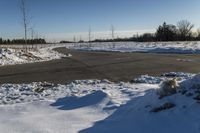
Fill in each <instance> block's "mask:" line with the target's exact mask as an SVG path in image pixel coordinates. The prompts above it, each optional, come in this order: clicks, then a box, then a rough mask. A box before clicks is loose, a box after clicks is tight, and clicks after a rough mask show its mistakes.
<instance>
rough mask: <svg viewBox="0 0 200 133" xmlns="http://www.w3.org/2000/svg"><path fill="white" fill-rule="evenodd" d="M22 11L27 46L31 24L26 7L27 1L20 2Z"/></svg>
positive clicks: (21, 0)
mask: <svg viewBox="0 0 200 133" xmlns="http://www.w3.org/2000/svg"><path fill="white" fill-rule="evenodd" d="M20 10H21V13H22V23H23V27H24V40H25V44H26V45H27V32H28V26H29V24H30V19H29V17H28V13H27V12H28V11H27V6H26V0H20Z"/></svg>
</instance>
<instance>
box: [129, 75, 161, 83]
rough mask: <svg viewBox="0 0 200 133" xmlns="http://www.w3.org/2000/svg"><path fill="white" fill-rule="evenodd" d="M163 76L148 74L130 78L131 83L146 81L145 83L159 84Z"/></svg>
mask: <svg viewBox="0 0 200 133" xmlns="http://www.w3.org/2000/svg"><path fill="white" fill-rule="evenodd" d="M164 79H165V78H163V77H153V76H149V75H142V76H140V77H138V78H135V79H134V80H132V81H131V82H132V83H147V84H159V83H161V82H162V81H163V80H164Z"/></svg>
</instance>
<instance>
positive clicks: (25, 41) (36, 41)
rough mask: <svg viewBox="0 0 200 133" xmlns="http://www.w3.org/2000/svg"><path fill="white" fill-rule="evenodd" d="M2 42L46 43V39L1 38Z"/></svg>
mask: <svg viewBox="0 0 200 133" xmlns="http://www.w3.org/2000/svg"><path fill="white" fill-rule="evenodd" d="M0 44H46V41H45V39H42V38H38V39H28V40H25V39H12V40H10V39H2V38H0Z"/></svg>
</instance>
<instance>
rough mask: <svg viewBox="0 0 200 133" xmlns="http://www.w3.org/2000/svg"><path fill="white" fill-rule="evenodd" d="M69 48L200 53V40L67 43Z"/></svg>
mask: <svg viewBox="0 0 200 133" xmlns="http://www.w3.org/2000/svg"><path fill="white" fill-rule="evenodd" d="M66 47H67V48H70V49H78V50H88V51H118V52H150V53H179V54H200V42H110V43H108V42H107V43H91V44H88V43H75V44H66Z"/></svg>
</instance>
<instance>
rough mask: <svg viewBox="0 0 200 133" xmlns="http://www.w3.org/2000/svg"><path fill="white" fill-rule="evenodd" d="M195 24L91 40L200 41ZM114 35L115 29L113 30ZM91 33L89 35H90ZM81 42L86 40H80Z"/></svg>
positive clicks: (5, 41) (20, 41)
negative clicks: (129, 35) (130, 35)
mask: <svg viewBox="0 0 200 133" xmlns="http://www.w3.org/2000/svg"><path fill="white" fill-rule="evenodd" d="M193 29H194V25H193V24H192V23H190V22H189V21H188V20H181V21H179V22H178V23H177V25H173V24H167V23H166V22H164V23H163V24H162V25H159V26H158V28H157V29H156V32H155V33H144V34H142V35H133V36H132V37H129V38H113V37H112V38H113V39H95V40H91V41H90V42H129V41H135V42H158V41H200V29H198V30H196V31H195V32H194V30H193ZM111 32H112V36H114V31H113V30H112V31H111ZM90 34H91V33H89V37H90ZM78 42H79V43H84V42H85V41H83V40H80V41H78ZM46 43H47V42H46V40H45V39H41V38H39V39H27V40H26V41H25V39H12V40H10V39H2V38H0V44H46ZM60 43H74V42H73V41H60Z"/></svg>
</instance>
